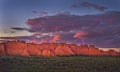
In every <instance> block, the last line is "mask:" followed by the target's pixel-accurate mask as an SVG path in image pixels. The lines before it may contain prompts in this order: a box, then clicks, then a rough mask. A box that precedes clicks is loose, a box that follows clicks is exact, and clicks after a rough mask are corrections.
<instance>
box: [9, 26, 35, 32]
mask: <svg viewBox="0 0 120 72" xmlns="http://www.w3.org/2000/svg"><path fill="white" fill-rule="evenodd" d="M11 29H13V30H18V31H22V30H25V31H29V32H34V31H33V30H31V29H28V28H21V27H12V28H11Z"/></svg>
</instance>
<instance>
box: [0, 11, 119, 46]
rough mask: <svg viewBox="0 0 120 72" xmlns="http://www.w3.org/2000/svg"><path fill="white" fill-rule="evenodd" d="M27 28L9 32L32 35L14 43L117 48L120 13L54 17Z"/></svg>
mask: <svg viewBox="0 0 120 72" xmlns="http://www.w3.org/2000/svg"><path fill="white" fill-rule="evenodd" d="M27 25H28V26H29V27H30V28H29V29H27V28H19V27H13V28H12V29H14V30H20V31H21V30H27V31H30V32H31V33H32V35H30V36H20V37H18V36H17V37H15V38H13V39H20V40H30V41H33V42H37V43H43V42H46V43H47V42H58V43H59V42H60V43H61V42H62V43H75V44H84V43H87V44H95V45H97V46H98V47H120V44H119V43H120V12H116V11H109V12H105V13H103V14H97V15H85V16H78V15H71V14H70V13H69V14H57V15H54V16H45V17H39V18H33V19H28V21H27ZM0 39H3V38H0ZM4 39H5V38H4Z"/></svg>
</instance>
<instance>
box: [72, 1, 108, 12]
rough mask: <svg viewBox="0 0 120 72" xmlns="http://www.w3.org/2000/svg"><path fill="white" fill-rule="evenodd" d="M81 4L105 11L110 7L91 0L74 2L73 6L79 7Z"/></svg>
mask: <svg viewBox="0 0 120 72" xmlns="http://www.w3.org/2000/svg"><path fill="white" fill-rule="evenodd" d="M81 6H82V7H87V8H94V9H96V10H99V11H105V10H106V9H108V8H106V7H104V6H100V5H97V4H93V3H89V2H81V3H77V4H73V5H72V8H79V7H81Z"/></svg>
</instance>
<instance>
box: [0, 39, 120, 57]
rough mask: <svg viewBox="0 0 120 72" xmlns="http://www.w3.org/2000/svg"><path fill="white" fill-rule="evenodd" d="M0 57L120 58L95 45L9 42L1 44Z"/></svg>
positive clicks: (119, 53) (115, 53)
mask: <svg viewBox="0 0 120 72" xmlns="http://www.w3.org/2000/svg"><path fill="white" fill-rule="evenodd" d="M0 55H17V56H70V55H88V56H120V52H116V51H115V50H109V51H102V50H99V49H98V48H96V47H95V46H94V45H89V46H88V45H81V46H77V45H75V44H65V43H59V44H57V43H43V44H34V43H25V42H24V41H8V42H5V43H0Z"/></svg>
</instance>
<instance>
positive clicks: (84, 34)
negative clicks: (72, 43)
mask: <svg viewBox="0 0 120 72" xmlns="http://www.w3.org/2000/svg"><path fill="white" fill-rule="evenodd" d="M87 34H88V33H87V32H85V31H79V32H76V34H75V35H74V36H73V37H74V38H84V36H86V35H87Z"/></svg>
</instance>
